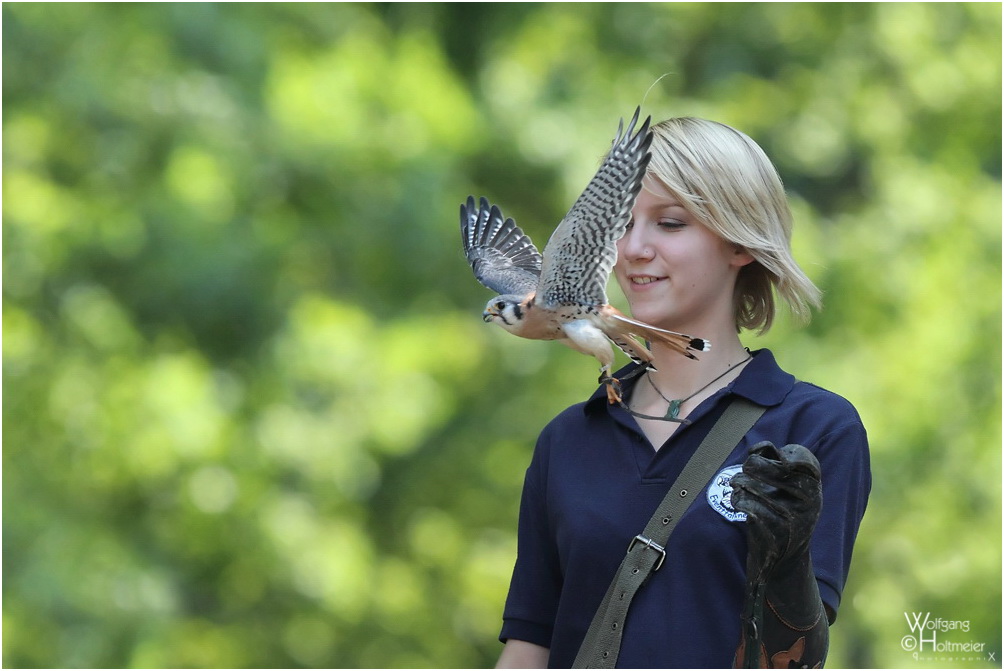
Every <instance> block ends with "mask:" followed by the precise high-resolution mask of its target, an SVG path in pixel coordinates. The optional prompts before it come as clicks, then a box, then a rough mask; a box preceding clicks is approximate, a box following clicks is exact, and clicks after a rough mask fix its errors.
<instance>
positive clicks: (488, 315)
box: [481, 306, 499, 324]
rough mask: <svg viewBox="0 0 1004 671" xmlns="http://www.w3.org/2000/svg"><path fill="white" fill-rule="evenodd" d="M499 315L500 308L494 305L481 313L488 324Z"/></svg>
mask: <svg viewBox="0 0 1004 671" xmlns="http://www.w3.org/2000/svg"><path fill="white" fill-rule="evenodd" d="M498 316H499V312H498V310H496V309H495V307H494V306H492V307H490V308H486V309H485V311H484V312H482V313H481V319H483V320H484V322H485V323H486V324H491V323H492V319H494V318H495V317H498Z"/></svg>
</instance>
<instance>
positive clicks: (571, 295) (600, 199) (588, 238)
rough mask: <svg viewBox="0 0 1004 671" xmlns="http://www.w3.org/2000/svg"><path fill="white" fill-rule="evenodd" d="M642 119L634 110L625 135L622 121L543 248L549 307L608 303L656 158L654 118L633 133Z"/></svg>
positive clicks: (543, 296) (542, 290)
mask: <svg viewBox="0 0 1004 671" xmlns="http://www.w3.org/2000/svg"><path fill="white" fill-rule="evenodd" d="M640 113H641V108H638V109H636V110H635V113H634V117H633V118H632V119H631V123H630V124H629V125H628V128H627V132H623V131H624V121H623V120H621V123H620V125H619V126H618V128H617V138H616V139H615V140H614V143H613V147H611V149H610V152H609V153H608V154H607V156H606V158H604V159H603V163H602V164H601V165H600V167H599V170H597V171H596V174H595V175H594V176H593V178H592V180H590V182H589V184H588V185H587V186H586V190H585V191H583V192H582V195H581V196H579V199H578V200H576V201H575V204H574V205H572V209H570V210H569V211H568V214H566V215H565V218H564V219H562V220H561V223H560V224H558V227H557V228H556V229H554V233H552V234H551V239H550V240H548V242H547V246H546V247H544V260H543V267H542V269H541V275H540V285H539V287H538V289H537V297H538V300H539V301H541V302H542V304H543V305H544V306H550V307H556V306H558V305H591V306H599V305H605V304H606V302H607V280H608V279H609V278H610V271H611V270H613V267H614V263H616V261H617V241H618V240H620V239H621V237H623V235H624V233H625V231H626V230H627V224H628V222H629V221H630V219H631V208H632V207H634V202H635V199H636V198H637V197H638V192H639V191H640V190H641V181H642V179H643V178H644V177H645V170H646V169H647V168H648V162H649V159H650V158H651V155H650V154H649V152H648V148H649V145H651V143H652V134H651V133H650V132H649V130H648V126H649V123H650V122H651V117H648V118H646V119H645V123H644V124H642V127H641V128H640V129H639V130H638V132H637V133H634V128H635V124H637V122H638V115H639V114H640ZM632 133H634V134H633V135H632Z"/></svg>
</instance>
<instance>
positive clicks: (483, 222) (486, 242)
mask: <svg viewBox="0 0 1004 671" xmlns="http://www.w3.org/2000/svg"><path fill="white" fill-rule="evenodd" d="M460 233H461V237H462V238H463V241H464V253H465V254H466V255H467V262H468V263H470V264H471V269H472V270H473V271H474V277H476V278H477V279H478V281H479V282H481V284H483V285H485V286H486V287H488V288H489V289H491V290H492V291H495V292H498V293H499V294H502V295H505V294H515V295H518V296H526V295H528V294H530V293H532V292H533V291H534V290H535V289H536V288H537V282H538V280H539V277H540V252H538V251H537V248H536V247H534V246H533V242H532V241H531V240H530V237H529V236H528V235H526V234H525V233H524V232H523V231H522V230H521V229H520V227H519V226H517V225H516V222H514V221H513V220H512V219H505V218H503V216H502V211H501V210H499V208H498V207H497V206H495V205H491V204H489V202H488V199H486V198H481V206H480V207H475V204H474V196H468V197H467V202H466V203H465V204H463V205H461V206H460Z"/></svg>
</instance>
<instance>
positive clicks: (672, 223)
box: [659, 219, 686, 231]
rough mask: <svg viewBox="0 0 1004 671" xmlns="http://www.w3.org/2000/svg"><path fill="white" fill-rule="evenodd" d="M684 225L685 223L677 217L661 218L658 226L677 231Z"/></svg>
mask: <svg viewBox="0 0 1004 671" xmlns="http://www.w3.org/2000/svg"><path fill="white" fill-rule="evenodd" d="M685 226H686V224H685V223H683V222H682V221H680V220H679V219H663V220H662V221H660V222H659V228H663V229H666V230H668V231H678V230H680V229H681V228H683V227H685Z"/></svg>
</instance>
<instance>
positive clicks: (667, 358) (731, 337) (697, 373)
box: [648, 328, 749, 399]
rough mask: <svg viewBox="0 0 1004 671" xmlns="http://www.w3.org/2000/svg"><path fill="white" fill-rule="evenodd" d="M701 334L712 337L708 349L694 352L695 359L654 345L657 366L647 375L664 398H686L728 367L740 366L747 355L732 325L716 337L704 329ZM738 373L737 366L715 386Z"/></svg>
mask: <svg viewBox="0 0 1004 671" xmlns="http://www.w3.org/2000/svg"><path fill="white" fill-rule="evenodd" d="M701 337H706V338H707V339H708V340H710V341H711V351H709V352H701V353H699V354H697V355H696V356H697V357H698V358H697V359H696V360H695V359H688V358H686V357H682V356H680V354H679V353H678V352H675V351H672V350H670V349H668V348H664V347H661V346H660V345H659V344H658V343H655V344H654V345H653V349H652V354H653V357H654V360H653V362H652V363H653V364H654V365H655V368H656V370H654V371H651V370H650V371H649V372H648V376H649V378H650V379H651V381H652V382H653V383H654V385H655V386H656V387H657V388H658V390H659V391H660V392H661V393H662V395H664V396H665V397H666V398H671V399H681V398H686V397H687V396H689V395H691V394H693V393H694V392H695V391H697V390H698V389H700V388H701V387H702V386H704V385H706V384H708V383H709V382H711V381H712V380H713V379H714V378H716V377H717V376H719V375H722V374H723V373H725V372H726V371H727V370H729V368H730V367H735V368H736V369H739V368H740V367H739V366H738V364H739V363H741V362H742V361H743V360H744V359H746V358H747V357H748V356H749V354H748V352H747V351H746V349H745V348H744V347H743V344H742V342H740V340H739V335H738V334H737V333H736V332H735V329H734V328H731V329H729V330H728V331H726V332H719V333H718V334H717V337H712V336H710V335H708V336H706V335H705V333H701ZM730 373H732V371H730ZM737 375H738V370H737V371H736V372H734V373H732V374H727V375H725V377H723V378H722V380H721V384H720V385H717V386H716V389H717V388H719V387H721V386H723V385H725V384H728V383H729V382H731V381H732V380H733V379H735V377H736V376H737Z"/></svg>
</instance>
